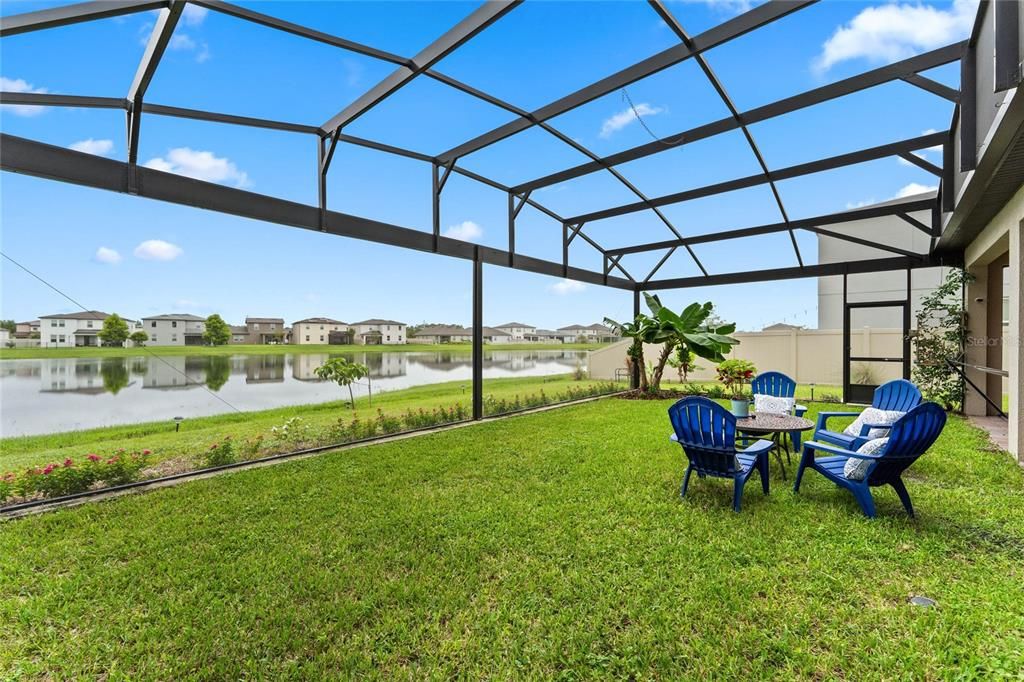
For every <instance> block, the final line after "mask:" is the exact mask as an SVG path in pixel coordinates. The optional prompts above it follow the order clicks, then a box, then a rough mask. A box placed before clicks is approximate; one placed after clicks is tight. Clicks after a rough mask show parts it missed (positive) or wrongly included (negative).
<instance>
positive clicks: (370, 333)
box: [350, 318, 406, 346]
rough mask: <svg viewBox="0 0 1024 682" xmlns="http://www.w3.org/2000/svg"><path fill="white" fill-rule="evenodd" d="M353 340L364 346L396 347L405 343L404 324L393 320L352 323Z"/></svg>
mask: <svg viewBox="0 0 1024 682" xmlns="http://www.w3.org/2000/svg"><path fill="white" fill-rule="evenodd" d="M350 326H351V327H352V332H353V340H354V341H355V342H356V343H358V344H362V345H366V346H377V345H381V344H383V345H385V346H387V345H396V344H401V343H405V327H406V324H405V323H404V322H396V321H395V320H379V319H376V318H374V319H370V320H363V321H362V322H354V323H353V324H352V325H350Z"/></svg>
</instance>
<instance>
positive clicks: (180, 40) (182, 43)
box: [167, 33, 196, 50]
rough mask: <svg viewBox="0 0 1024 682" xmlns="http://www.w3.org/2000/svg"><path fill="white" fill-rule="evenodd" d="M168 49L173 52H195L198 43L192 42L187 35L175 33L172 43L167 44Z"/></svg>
mask: <svg viewBox="0 0 1024 682" xmlns="http://www.w3.org/2000/svg"><path fill="white" fill-rule="evenodd" d="M167 47H169V48H171V49H172V50H194V49H196V41H194V40H192V37H191V36H189V35H188V34H187V33H175V34H174V35H172V36H171V42H169V43H167Z"/></svg>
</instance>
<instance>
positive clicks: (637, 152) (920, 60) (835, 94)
mask: <svg viewBox="0 0 1024 682" xmlns="http://www.w3.org/2000/svg"><path fill="white" fill-rule="evenodd" d="M965 45H966V42H960V43H954V44H952V45H947V46H946V47H940V48H939V49H937V50H932V51H931V52H925V53H924V54H919V55H917V56H915V57H911V58H909V59H904V60H903V61H899V62H895V63H893V64H889V65H887V66H883V67H881V68H878V69H874V70H872V71H867V72H865V73H862V74H859V75H856V76H853V77H851V78H846V79H844V80H841V81H836V82H835V83H829V84H828V85H823V86H821V87H820V88H815V89H813V90H808V91H806V92H803V93H800V94H798V95H794V96H792V97H787V98H785V99H780V100H777V101H775V102H772V103H770V104H765V105H763V106H760V107H755V108H753V109H748V110H747V111H744V112H741V113H740V118H741V119H742V120H743V122H744V123H745V124H746V125H748V126H749V125H753V124H754V123H759V122H761V121H767V120H768V119H772V118H776V117H778V116H782V115H783V114H789V113H792V112H794V111H799V110H800V109H806V108H807V107H811V106H814V105H816V104H822V103H824V102H828V101H830V100H833V99H837V98H839V97H843V96H845V95H850V94H853V93H856V92H860V91H861V90H866V89H868V88H871V87H874V86H876V85H882V84H884V83H889V82H891V81H894V80H900V79H901V78H903V77H904V76H906V75H907V74H908V73H917V72H918V71H925V70H927V69H932V68H935V67H936V66H942V65H944V64H949V63H951V62H955V61H957V60H958V59H960V55H961V53H962V52H963V48H964V46H965ZM738 128H739V122H737V120H736V119H735V118H733V117H732V116H730V117H728V118H723V119H719V120H717V121H712V122H711V123H705V124H704V125H700V126H697V127H695V128H690V129H689V130H684V131H682V132H680V133H676V134H674V135H668V136H666V137H664V138H662V139H660V140H654V141H652V142H648V143H646V144H642V145H639V146H637V147H633V148H631V149H626V150H624V151H621V152H617V153H615V154H610V155H608V156H605V157H603V158H602V159H601V162H600V163H597V162H593V161H591V162H587V163H582V164H580V165H578V166H574V167H573V168H568V169H566V170H564V171H559V172H557V173H551V174H550V175H546V176H544V177H542V178H537V179H535V180H531V181H529V182H524V183H522V184H519V185H516V186H515V187H513V189H514V190H515V191H517V192H521V191H524V190H527V189H533V190H536V189H540V188H541V187H547V186H548V185H554V184H557V183H559V182H565V181H566V180H571V179H573V178H578V177H580V176H583V175H587V174H589V173H593V172H595V171H598V170H600V169H601V168H604V167H605V166H617V165H619V164H622V163H626V162H627V161H635V160H637V159H642V158H644V157H645V156H650V155H652V154H657V153H658V152H662V151H665V150H667V149H671V148H673V147H679V146H682V145H685V144H689V143H691V142H696V141H697V140H704V139H707V138H709V137H714V136H715V135H720V134H722V133H727V132H729V131H732V130H736V129H738Z"/></svg>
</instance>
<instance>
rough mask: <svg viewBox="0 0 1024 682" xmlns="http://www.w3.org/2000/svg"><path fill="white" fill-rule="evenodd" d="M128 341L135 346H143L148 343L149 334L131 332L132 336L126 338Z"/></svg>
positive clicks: (139, 331) (140, 331) (141, 331)
mask: <svg viewBox="0 0 1024 682" xmlns="http://www.w3.org/2000/svg"><path fill="white" fill-rule="evenodd" d="M128 340H129V341H131V342H132V344H134V345H135V346H145V345H146V341H149V334H147V333H146V332H145V331H143V330H141V329H140V330H138V331H136V332H132V335H131V336H129V337H128Z"/></svg>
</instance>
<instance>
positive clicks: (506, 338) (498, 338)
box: [483, 327, 512, 343]
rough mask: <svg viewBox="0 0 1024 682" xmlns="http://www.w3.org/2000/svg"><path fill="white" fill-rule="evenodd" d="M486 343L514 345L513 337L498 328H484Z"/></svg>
mask: <svg viewBox="0 0 1024 682" xmlns="http://www.w3.org/2000/svg"><path fill="white" fill-rule="evenodd" d="M483 337H484V343H512V335H511V334H509V333H508V332H507V331H505V330H504V329H498V328H497V327H484V329H483Z"/></svg>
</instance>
